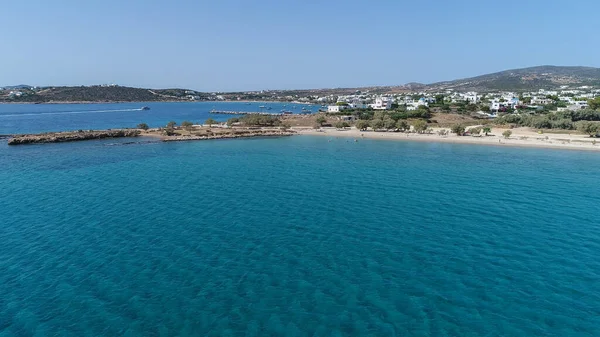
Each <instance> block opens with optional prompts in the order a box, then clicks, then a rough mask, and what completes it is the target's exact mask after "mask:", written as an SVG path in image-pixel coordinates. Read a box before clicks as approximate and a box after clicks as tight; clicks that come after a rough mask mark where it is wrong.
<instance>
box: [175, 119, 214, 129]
mask: <svg viewBox="0 0 600 337" xmlns="http://www.w3.org/2000/svg"><path fill="white" fill-rule="evenodd" d="M204 124H208V126H209V127H212V126H213V124H217V121H216V120H214V119H212V118H209V119H207V120H206V121H204ZM181 125H182V126H183V123H181Z"/></svg>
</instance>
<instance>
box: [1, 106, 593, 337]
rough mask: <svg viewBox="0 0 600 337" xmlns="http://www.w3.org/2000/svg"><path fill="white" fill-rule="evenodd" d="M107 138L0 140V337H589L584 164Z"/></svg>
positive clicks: (509, 156) (331, 142)
mask: <svg viewBox="0 0 600 337" xmlns="http://www.w3.org/2000/svg"><path fill="white" fill-rule="evenodd" d="M151 111H152V110H151ZM120 143H121V141H115V140H107V141H90V142H82V143H69V144H45V145H31V146H16V147H8V146H7V145H6V144H5V143H0V166H1V167H2V169H1V170H0V191H1V193H0V205H1V206H0V336H2V337H5V336H121V335H124V336H600V259H599V256H600V226H599V225H600V219H599V217H598V205H599V204H600V195H599V194H598V193H597V190H598V189H597V186H598V181H599V180H598V175H599V173H600V156H598V155H597V154H596V153H593V152H579V151H558V150H547V149H528V148H527V149H526V148H507V147H493V146H473V145H461V144H443V143H439V144H437V143H421V142H394V141H377V140H361V141H360V142H358V143H354V142H351V141H348V140H347V139H336V138H332V139H328V138H326V137H308V136H298V137H287V138H278V139H245V140H219V141H204V142H187V143H148V144H133V145H119V144H120Z"/></svg>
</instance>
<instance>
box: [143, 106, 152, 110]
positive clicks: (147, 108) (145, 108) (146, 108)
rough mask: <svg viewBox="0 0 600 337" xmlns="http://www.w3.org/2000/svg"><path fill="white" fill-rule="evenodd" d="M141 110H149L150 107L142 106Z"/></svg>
mask: <svg viewBox="0 0 600 337" xmlns="http://www.w3.org/2000/svg"><path fill="white" fill-rule="evenodd" d="M142 110H150V107H147V106H143V107H142Z"/></svg>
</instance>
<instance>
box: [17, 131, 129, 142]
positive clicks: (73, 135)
mask: <svg viewBox="0 0 600 337" xmlns="http://www.w3.org/2000/svg"><path fill="white" fill-rule="evenodd" d="M140 133H141V132H140V131H139V130H97V131H72V132H49V133H41V134H25V135H14V136H12V138H9V139H8V145H22V144H43V143H62V142H76V141H82V140H91V139H103V138H122V137H138V136H139V135H140Z"/></svg>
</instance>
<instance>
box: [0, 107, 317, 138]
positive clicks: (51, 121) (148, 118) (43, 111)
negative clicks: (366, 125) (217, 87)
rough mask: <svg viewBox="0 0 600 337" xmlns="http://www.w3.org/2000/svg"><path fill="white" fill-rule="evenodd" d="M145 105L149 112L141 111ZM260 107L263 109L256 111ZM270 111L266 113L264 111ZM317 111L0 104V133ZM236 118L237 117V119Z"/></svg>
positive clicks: (127, 125)
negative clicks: (222, 112) (234, 113)
mask: <svg viewBox="0 0 600 337" xmlns="http://www.w3.org/2000/svg"><path fill="white" fill-rule="evenodd" d="M143 106H148V107H149V108H150V110H147V111H141V110H140V109H141V107H143ZM261 106H263V107H264V108H260V107H261ZM268 108H271V109H270V110H267V109H268ZM303 108H304V109H307V110H310V111H312V112H317V111H318V110H319V108H320V106H316V105H308V104H294V103H274V102H262V103H261V102H252V103H244V102H184V103H162V102H148V103H107V104H0V134H13V133H37V132H47V131H65V130H80V129H81V130H89V129H108V128H134V127H135V126H136V125H138V124H139V123H146V124H148V125H150V127H159V126H164V125H166V124H167V123H168V122H169V121H171V120H173V121H175V122H177V123H181V122H183V121H184V120H188V121H192V122H195V123H203V122H204V121H205V120H206V119H208V118H213V119H215V120H217V121H226V120H227V119H229V118H231V117H236V116H232V115H217V114H210V113H209V112H210V111H211V110H213V109H215V110H227V111H231V110H233V111H249V112H270V113H279V112H280V111H281V110H286V111H291V112H293V113H304V112H306V111H303V110H302V109H303ZM238 117H239V116H238Z"/></svg>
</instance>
